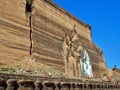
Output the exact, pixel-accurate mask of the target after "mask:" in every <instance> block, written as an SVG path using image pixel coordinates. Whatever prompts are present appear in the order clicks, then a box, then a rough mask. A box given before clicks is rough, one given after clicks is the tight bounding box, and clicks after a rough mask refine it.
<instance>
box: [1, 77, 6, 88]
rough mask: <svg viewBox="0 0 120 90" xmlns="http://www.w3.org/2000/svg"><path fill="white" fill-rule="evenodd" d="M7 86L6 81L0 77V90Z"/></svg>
mask: <svg viewBox="0 0 120 90" xmlns="http://www.w3.org/2000/svg"><path fill="white" fill-rule="evenodd" d="M6 88H7V84H6V81H5V80H3V79H0V90H5V89H6Z"/></svg>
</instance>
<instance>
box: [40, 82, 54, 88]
mask: <svg viewBox="0 0 120 90" xmlns="http://www.w3.org/2000/svg"><path fill="white" fill-rule="evenodd" d="M42 90H55V84H54V83H53V82H44V83H43V89H42Z"/></svg>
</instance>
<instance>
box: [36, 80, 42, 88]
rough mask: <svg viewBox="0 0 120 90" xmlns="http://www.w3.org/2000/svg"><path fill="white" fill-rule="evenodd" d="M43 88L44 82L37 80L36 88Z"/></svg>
mask: <svg viewBox="0 0 120 90" xmlns="http://www.w3.org/2000/svg"><path fill="white" fill-rule="evenodd" d="M42 88H43V85H42V82H40V81H36V82H35V90H42Z"/></svg>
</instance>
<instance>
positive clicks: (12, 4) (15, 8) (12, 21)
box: [0, 0, 29, 66]
mask: <svg viewBox="0 0 120 90" xmlns="http://www.w3.org/2000/svg"><path fill="white" fill-rule="evenodd" d="M28 55H29V23H28V19H27V17H26V14H25V0H17V1H16V0H1V1H0V60H1V62H0V66H2V65H3V66H4V65H6V64H8V63H13V62H14V61H17V60H21V59H23V58H24V57H25V56H28Z"/></svg>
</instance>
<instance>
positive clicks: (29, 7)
mask: <svg viewBox="0 0 120 90" xmlns="http://www.w3.org/2000/svg"><path fill="white" fill-rule="evenodd" d="M32 5H33V0H26V10H25V13H26V15H27V16H28V18H29V26H30V51H29V53H30V57H32V47H33V44H32Z"/></svg>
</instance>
